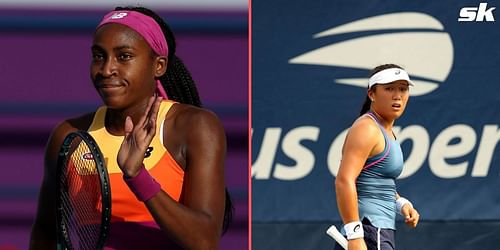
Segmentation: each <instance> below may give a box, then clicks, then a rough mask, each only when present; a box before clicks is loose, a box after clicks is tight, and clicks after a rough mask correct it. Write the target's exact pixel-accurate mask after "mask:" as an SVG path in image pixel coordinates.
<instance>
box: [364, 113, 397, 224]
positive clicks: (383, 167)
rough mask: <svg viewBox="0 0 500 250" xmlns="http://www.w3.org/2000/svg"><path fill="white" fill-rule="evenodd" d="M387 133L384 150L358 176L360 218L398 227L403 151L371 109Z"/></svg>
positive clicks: (375, 119) (369, 161) (368, 161)
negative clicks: (397, 181)
mask: <svg viewBox="0 0 500 250" xmlns="http://www.w3.org/2000/svg"><path fill="white" fill-rule="evenodd" d="M367 114H368V115H369V116H370V117H371V118H372V119H373V120H374V121H375V122H376V123H377V124H378V126H379V128H380V130H381V131H382V133H383V135H384V140H385V146H384V151H382V152H381V153H380V154H377V155H375V156H373V157H370V158H368V159H367V160H366V163H365V165H364V167H363V170H362V171H361V173H360V175H359V176H358V178H357V180H356V188H357V192H358V209H359V217H360V219H361V220H363V218H367V219H368V220H370V222H371V223H372V225H373V226H375V227H378V228H388V229H394V230H395V229H396V183H395V180H396V178H397V177H398V176H399V175H400V174H401V172H402V171H403V153H402V151H401V147H400V145H399V143H398V142H397V141H396V140H392V138H390V137H389V136H388V135H387V134H386V132H385V129H384V128H383V127H382V125H381V124H380V122H379V121H378V120H377V118H376V117H375V115H374V114H373V113H371V112H369V113H367Z"/></svg>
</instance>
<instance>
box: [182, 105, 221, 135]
mask: <svg viewBox="0 0 500 250" xmlns="http://www.w3.org/2000/svg"><path fill="white" fill-rule="evenodd" d="M174 106H175V108H176V110H175V117H174V119H175V123H176V127H177V128H182V129H183V130H184V129H187V130H188V131H189V132H190V133H192V132H195V131H207V132H208V131H213V132H217V131H219V132H221V131H223V130H224V129H223V126H222V123H221V121H220V119H219V118H218V117H217V115H216V114H215V113H214V112H212V111H211V110H208V109H204V108H199V107H195V106H192V105H187V104H177V105H174Z"/></svg>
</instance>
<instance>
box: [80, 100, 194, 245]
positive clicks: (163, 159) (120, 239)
mask: <svg viewBox="0 0 500 250" xmlns="http://www.w3.org/2000/svg"><path fill="white" fill-rule="evenodd" d="M174 103H175V102H172V101H162V103H161V105H160V109H159V111H158V117H157V124H156V134H155V136H154V138H153V140H152V141H151V144H150V145H149V147H148V149H147V151H146V153H145V157H144V162H143V163H144V166H145V168H146V169H147V170H148V172H149V173H150V175H151V176H153V177H154V178H155V179H156V181H157V182H158V183H160V185H161V188H162V190H163V191H165V192H166V193H167V194H168V195H169V196H170V197H172V199H174V200H176V201H179V200H180V199H181V195H182V186H183V182H184V170H183V169H182V168H181V167H180V166H179V164H178V163H177V162H176V161H175V160H174V158H173V157H172V156H171V155H170V153H169V152H168V151H167V149H166V148H165V147H164V145H163V142H162V141H163V139H162V138H163V122H164V120H165V117H166V115H167V112H168V111H169V110H170V108H171V107H172V105H173V104H174ZM106 110H107V108H106V107H105V106H102V107H100V108H98V110H97V111H96V113H95V115H94V119H93V121H92V124H91V125H90V128H89V129H88V132H89V133H90V134H91V135H92V137H93V138H94V139H95V141H96V142H97V144H98V145H99V148H100V149H101V152H102V154H103V156H104V161H105V165H106V167H107V170H108V174H109V179H110V186H111V201H112V203H111V230H110V234H109V237H108V240H107V243H106V248H105V249H120V250H121V249H158V248H161V249H165V246H169V245H172V243H171V242H170V241H169V240H168V239H166V238H167V237H166V236H165V233H164V232H162V231H161V229H159V227H158V225H157V224H156V222H155V221H154V219H153V217H152V216H151V214H150V213H149V211H148V209H147V208H146V205H145V204H144V203H143V202H140V201H139V200H138V199H137V198H136V197H135V195H134V194H133V193H132V191H130V189H129V187H128V186H127V184H126V183H125V181H124V180H123V173H122V171H121V170H120V168H119V167H118V163H117V154H118V150H119V149H120V146H121V143H122V141H123V139H124V136H115V135H112V134H110V133H109V132H108V131H107V130H106V128H105V126H104V121H105V116H106ZM166 249H169V248H166Z"/></svg>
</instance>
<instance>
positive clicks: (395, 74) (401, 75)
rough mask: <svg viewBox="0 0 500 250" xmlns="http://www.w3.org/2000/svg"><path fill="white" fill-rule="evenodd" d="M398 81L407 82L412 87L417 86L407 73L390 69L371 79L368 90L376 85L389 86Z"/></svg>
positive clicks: (378, 73) (397, 69)
mask: <svg viewBox="0 0 500 250" xmlns="http://www.w3.org/2000/svg"><path fill="white" fill-rule="evenodd" d="M398 80H404V81H407V82H408V84H409V85H410V86H415V84H413V82H412V81H411V80H410V77H409V76H408V73H406V71H404V70H402V69H399V68H390V69H384V70H382V71H380V72H377V73H376V74H375V75H373V76H372V77H370V79H369V80H368V88H371V87H372V86H373V85H375V84H387V83H391V82H394V81H398Z"/></svg>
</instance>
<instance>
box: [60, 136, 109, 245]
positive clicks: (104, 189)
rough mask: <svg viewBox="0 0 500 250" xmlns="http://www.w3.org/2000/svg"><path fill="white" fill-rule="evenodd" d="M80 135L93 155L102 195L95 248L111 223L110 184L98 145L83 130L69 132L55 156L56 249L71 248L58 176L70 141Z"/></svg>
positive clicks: (106, 235) (65, 162)
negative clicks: (63, 214) (63, 213)
mask: <svg viewBox="0 0 500 250" xmlns="http://www.w3.org/2000/svg"><path fill="white" fill-rule="evenodd" d="M76 137H80V138H81V140H82V142H85V143H86V144H87V146H88V148H89V150H90V153H91V154H92V156H93V157H94V159H93V160H94V162H95V163H96V164H95V165H96V170H97V173H98V175H99V180H100V184H101V196H102V199H101V200H102V201H101V202H102V214H101V228H100V232H101V233H100V235H99V239H98V241H97V246H96V249H102V248H103V247H104V244H105V243H106V239H107V237H108V234H109V229H110V225H111V185H110V182H109V175H108V170H107V168H106V166H105V162H104V158H103V155H102V152H101V150H100V149H99V146H98V145H97V143H96V142H95V140H94V138H92V136H91V135H90V134H89V133H88V132H86V131H83V130H78V131H75V132H71V133H69V134H68V135H67V136H66V137H65V138H64V141H63V143H62V145H61V148H60V150H59V153H58V156H57V169H56V180H57V181H56V192H57V196H56V227H57V242H58V243H57V249H73V246H71V241H70V239H69V235H68V229H67V225H66V224H65V223H64V221H63V220H62V209H63V208H62V202H61V194H60V188H61V186H60V185H61V183H60V181H59V180H60V178H61V174H63V173H62V168H61V166H62V164H67V160H68V159H67V155H68V153H69V150H70V148H71V142H72V141H73V140H74V139H75V138H76Z"/></svg>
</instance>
